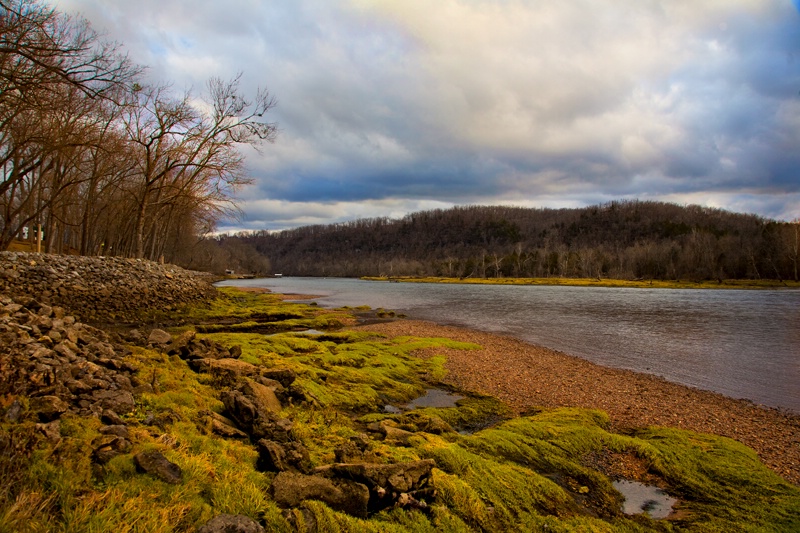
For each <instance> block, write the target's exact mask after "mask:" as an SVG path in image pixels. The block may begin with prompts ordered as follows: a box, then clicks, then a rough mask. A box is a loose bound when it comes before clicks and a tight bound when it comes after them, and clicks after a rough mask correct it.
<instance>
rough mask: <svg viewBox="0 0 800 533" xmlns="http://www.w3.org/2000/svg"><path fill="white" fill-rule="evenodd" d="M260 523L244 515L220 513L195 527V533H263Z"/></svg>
mask: <svg viewBox="0 0 800 533" xmlns="http://www.w3.org/2000/svg"><path fill="white" fill-rule="evenodd" d="M264 531H265V530H264V528H263V527H261V524H259V523H258V522H256V521H255V520H253V519H252V518H250V517H248V516H244V515H230V514H221V515H219V516H215V517H214V518H212V519H211V520H209V521H208V522H206V523H205V525H203V526H201V527H200V528H198V529H197V533H264Z"/></svg>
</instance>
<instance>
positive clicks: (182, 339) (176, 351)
mask: <svg viewBox="0 0 800 533" xmlns="http://www.w3.org/2000/svg"><path fill="white" fill-rule="evenodd" d="M154 331H155V330H154ZM151 335H152V333H151ZM196 335H197V333H196V332H195V331H194V330H193V329H190V330H188V331H184V332H183V333H181V334H180V335H179V336H178V337H177V338H176V339H175V340H173V341H172V343H171V344H170V345H169V347H167V354H169V355H181V354H182V353H183V352H184V351H186V352H187V353H188V348H187V346H188V344H189V343H190V342H192V341H193V340H194V339H195V336H196Z"/></svg>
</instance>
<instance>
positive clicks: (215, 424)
mask: <svg viewBox="0 0 800 533" xmlns="http://www.w3.org/2000/svg"><path fill="white" fill-rule="evenodd" d="M210 416H211V431H212V432H214V433H215V434H217V435H219V436H220V437H225V438H229V439H230V438H234V439H246V438H247V433H245V432H244V431H241V430H239V429H237V427H236V424H235V422H234V421H233V420H231V419H230V418H227V417H225V416H222V415H221V414H219V413H214V412H211V415H210Z"/></svg>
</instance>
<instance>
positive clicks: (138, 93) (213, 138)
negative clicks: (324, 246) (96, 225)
mask: <svg viewBox="0 0 800 533" xmlns="http://www.w3.org/2000/svg"><path fill="white" fill-rule="evenodd" d="M240 77H241V76H237V77H235V78H234V79H233V80H231V81H228V82H223V81H222V80H220V79H217V78H212V79H211V80H210V81H209V83H208V95H207V98H206V99H205V100H197V99H195V98H193V97H192V95H191V94H190V93H188V92H187V93H186V94H184V95H183V97H182V98H180V99H174V98H173V97H172V96H171V94H170V92H169V88H168V87H166V86H157V87H144V88H137V90H135V91H133V92H132V94H131V101H130V102H129V103H128V104H127V106H126V111H125V113H124V115H123V122H124V125H125V131H126V134H127V137H128V140H129V142H130V143H131V145H132V147H133V150H134V152H135V153H136V154H137V158H136V159H137V161H138V168H137V171H136V177H135V179H134V180H132V181H131V182H130V184H129V185H130V187H131V188H130V189H129V192H130V194H131V195H132V196H133V197H134V198H135V202H136V205H137V212H136V215H135V216H136V219H135V220H136V223H135V230H134V231H135V249H134V254H135V255H136V256H137V257H144V255H145V244H146V243H145V241H146V234H147V228H146V225H147V222H148V221H151V222H159V221H160V222H164V220H165V219H164V217H167V219H168V217H169V214H170V212H171V211H172V210H173V209H174V208H175V206H176V205H177V204H181V203H182V202H184V201H186V200H187V199H190V200H191V201H192V202H193V203H194V204H195V205H198V206H203V207H204V208H205V209H207V210H209V209H210V210H218V211H219V212H222V211H223V210H225V209H226V208H230V207H231V204H230V199H231V194H232V193H233V192H234V191H235V190H236V189H237V188H239V187H241V186H242V185H245V184H247V183H249V182H250V180H249V179H248V178H247V176H246V174H245V169H244V156H243V155H242V153H241V152H240V151H239V147H240V146H241V145H249V146H255V147H257V146H258V145H260V144H261V143H262V142H272V141H274V139H275V135H276V133H277V126H276V125H275V124H273V123H269V122H265V121H263V120H262V117H263V116H264V114H265V113H266V112H268V111H269V110H270V109H271V108H272V107H274V105H275V101H274V99H273V98H272V97H271V96H270V95H269V93H268V92H267V91H259V92H258V94H257V96H256V98H255V100H252V101H251V100H247V99H245V98H244V97H243V96H242V95H241V94H240V93H239V82H240Z"/></svg>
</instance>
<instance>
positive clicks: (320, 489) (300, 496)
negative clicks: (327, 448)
mask: <svg viewBox="0 0 800 533" xmlns="http://www.w3.org/2000/svg"><path fill="white" fill-rule="evenodd" d="M270 494H271V495H272V499H273V500H275V503H277V504H278V505H279V506H281V507H298V506H299V505H300V504H301V503H302V502H303V501H304V500H318V501H321V502H323V503H325V504H327V505H328V506H329V507H330V508H331V509H333V510H336V511H342V512H345V513H347V514H350V515H352V516H356V517H361V518H366V516H367V512H368V505H369V489H367V487H366V486H365V485H363V484H361V483H358V482H355V481H350V480H346V479H337V480H333V479H328V478H324V477H321V476H309V475H305V474H295V473H292V472H281V473H279V474H278V475H277V476H275V479H274V480H273V481H272V486H271V487H270Z"/></svg>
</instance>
